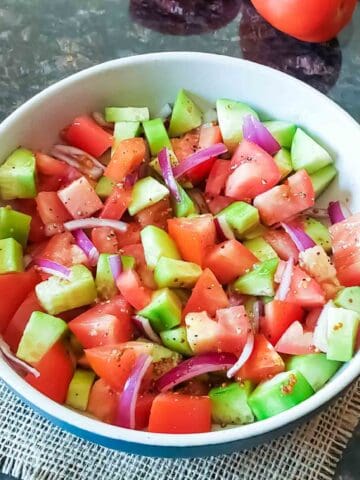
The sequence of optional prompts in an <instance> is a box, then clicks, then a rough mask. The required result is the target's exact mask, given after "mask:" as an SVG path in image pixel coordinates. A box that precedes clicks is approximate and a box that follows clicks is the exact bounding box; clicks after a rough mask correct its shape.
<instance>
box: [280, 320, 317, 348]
mask: <svg viewBox="0 0 360 480" xmlns="http://www.w3.org/2000/svg"><path fill="white" fill-rule="evenodd" d="M275 350H276V351H277V352H280V353H286V354H287V355H307V354H308V353H314V352H315V347H314V345H313V334H312V332H306V331H304V328H303V326H302V325H301V323H300V322H298V321H296V322H294V323H292V324H291V325H290V326H289V328H288V329H287V330H286V331H285V332H284V333H283V335H282V336H281V338H280V339H279V341H278V342H277V343H276V345H275Z"/></svg>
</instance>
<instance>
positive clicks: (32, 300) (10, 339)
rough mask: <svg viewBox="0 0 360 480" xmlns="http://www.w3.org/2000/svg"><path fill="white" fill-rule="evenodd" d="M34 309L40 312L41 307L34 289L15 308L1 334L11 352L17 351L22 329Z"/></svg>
mask: <svg viewBox="0 0 360 480" xmlns="http://www.w3.org/2000/svg"><path fill="white" fill-rule="evenodd" d="M35 311H38V312H42V311H43V308H42V306H41V305H40V303H39V300H38V299H37V296H36V294H35V291H31V292H30V293H29V295H28V296H27V297H26V298H25V299H24V301H23V302H22V304H21V305H20V306H19V308H18V309H17V310H16V312H15V314H14V316H13V317H12V319H11V320H10V323H9V324H8V326H7V328H6V330H5V332H4V335H3V336H4V340H5V342H6V343H7V344H8V345H9V347H10V348H11V350H12V351H13V352H16V351H17V347H18V346H19V343H20V340H21V337H22V335H23V333H24V329H25V327H26V325H27V323H28V321H29V318H30V316H31V314H32V313H33V312H35Z"/></svg>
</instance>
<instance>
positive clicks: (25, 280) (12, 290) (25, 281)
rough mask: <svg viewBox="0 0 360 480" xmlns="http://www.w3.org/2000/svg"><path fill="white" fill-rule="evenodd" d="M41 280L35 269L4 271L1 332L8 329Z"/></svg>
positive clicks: (2, 277) (1, 281) (0, 286)
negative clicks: (15, 271)
mask: <svg viewBox="0 0 360 480" xmlns="http://www.w3.org/2000/svg"><path fill="white" fill-rule="evenodd" d="M40 280H41V279H40V277H39V275H38V274H37V273H36V272H35V270H34V269H31V270H28V271H27V272H21V273H3V274H2V275H0V292H1V315H0V333H2V332H3V331H4V330H5V329H6V327H7V326H8V324H9V322H10V320H11V319H12V317H13V316H14V314H15V312H16V310H17V309H18V308H19V307H20V305H21V304H22V302H23V301H24V300H25V298H26V296H27V295H28V294H29V293H30V292H31V291H32V290H33V289H34V288H35V285H36V284H37V283H39V282H40Z"/></svg>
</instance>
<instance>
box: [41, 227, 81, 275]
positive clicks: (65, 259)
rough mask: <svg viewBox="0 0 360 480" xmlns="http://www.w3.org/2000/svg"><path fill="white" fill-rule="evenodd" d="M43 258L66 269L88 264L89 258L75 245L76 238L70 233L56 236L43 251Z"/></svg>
mask: <svg viewBox="0 0 360 480" xmlns="http://www.w3.org/2000/svg"><path fill="white" fill-rule="evenodd" d="M41 258H45V259H48V260H52V261H53V262H57V263H60V264H61V265H64V266H65V267H71V266H72V265H76V264H79V263H82V264H84V265H87V263H88V258H87V256H86V255H85V253H84V251H83V250H82V249H81V248H80V247H78V246H77V245H75V243H74V237H73V236H72V235H71V233H70V232H64V233H59V234H57V235H54V236H53V237H52V238H51V239H50V240H49V241H48V243H47V245H46V247H45V248H44V250H43V251H42V253H41Z"/></svg>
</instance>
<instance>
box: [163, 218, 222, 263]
mask: <svg viewBox="0 0 360 480" xmlns="http://www.w3.org/2000/svg"><path fill="white" fill-rule="evenodd" d="M168 230H169V235H170V236H171V237H172V238H173V240H174V241H175V243H176V245H177V247H178V249H179V250H180V253H181V256H182V257H183V259H184V260H187V261H188V262H194V263H197V264H198V265H202V264H203V262H204V259H205V256H206V254H205V250H206V247H208V246H211V245H214V244H215V240H216V230H215V225H214V220H213V218H212V215H209V214H205V215H199V216H198V217H192V218H170V219H169V220H168Z"/></svg>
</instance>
